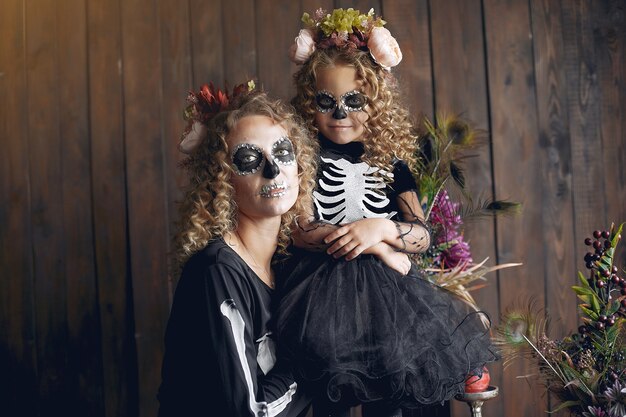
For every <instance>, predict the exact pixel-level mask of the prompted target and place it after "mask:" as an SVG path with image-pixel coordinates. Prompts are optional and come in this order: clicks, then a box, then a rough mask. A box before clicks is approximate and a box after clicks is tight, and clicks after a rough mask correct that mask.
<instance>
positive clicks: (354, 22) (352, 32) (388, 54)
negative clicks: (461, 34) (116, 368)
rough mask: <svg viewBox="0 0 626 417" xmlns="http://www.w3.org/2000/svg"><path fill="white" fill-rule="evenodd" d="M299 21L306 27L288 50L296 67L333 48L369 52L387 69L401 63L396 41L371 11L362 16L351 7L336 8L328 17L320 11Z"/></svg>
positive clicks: (304, 16)
mask: <svg viewBox="0 0 626 417" xmlns="http://www.w3.org/2000/svg"><path fill="white" fill-rule="evenodd" d="M302 22H303V23H304V24H305V25H306V26H307V28H305V29H301V30H300V33H299V34H298V37H297V38H296V39H295V41H294V44H293V45H292V46H291V48H290V49H289V58H290V59H291V61H293V62H294V63H296V64H299V65H300V64H304V63H305V62H306V61H307V60H308V59H309V57H310V56H311V54H313V52H315V50H316V49H318V48H319V49H327V48H333V47H334V48H354V49H359V50H362V51H369V53H370V55H371V56H372V58H373V59H374V61H375V62H376V63H378V64H379V65H380V66H381V67H383V68H384V69H386V70H389V69H390V68H391V67H395V66H396V65H398V64H399V63H400V61H401V60H402V52H401V51H400V46H399V45H398V42H397V41H396V40H395V38H394V37H393V36H391V32H389V31H388V30H387V29H385V28H384V27H383V25H384V24H385V23H387V22H385V21H384V20H382V19H381V18H380V17H376V16H375V15H374V9H370V11H369V12H368V13H367V14H366V15H365V14H361V12H359V11H358V10H354V9H353V8H349V9H347V10H344V9H335V10H333V11H332V13H329V14H327V13H326V12H325V11H324V10H323V9H321V8H320V9H318V10H317V11H316V12H315V17H314V18H312V17H311V16H309V14H308V13H304V14H303V15H302Z"/></svg>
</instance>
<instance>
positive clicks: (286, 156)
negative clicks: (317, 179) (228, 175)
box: [231, 136, 296, 175]
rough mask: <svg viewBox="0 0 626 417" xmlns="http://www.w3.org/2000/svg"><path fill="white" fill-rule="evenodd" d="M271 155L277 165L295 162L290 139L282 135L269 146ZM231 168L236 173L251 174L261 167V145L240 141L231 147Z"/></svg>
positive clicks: (263, 156)
mask: <svg viewBox="0 0 626 417" xmlns="http://www.w3.org/2000/svg"><path fill="white" fill-rule="evenodd" d="M271 157H272V159H273V160H274V161H275V162H276V163H277V164H279V165H293V164H295V163H296V154H295V152H294V148H293V143H292V142H291V140H290V139H289V138H288V137H286V136H283V137H282V138H280V139H278V140H277V141H276V142H274V144H272V148H271ZM231 159H232V163H233V168H234V169H235V173H236V174H237V175H251V174H254V173H255V172H257V171H258V170H259V169H261V168H262V167H263V165H264V163H265V162H266V161H265V160H266V157H265V155H264V154H263V149H261V147H259V146H257V145H254V144H252V143H240V144H238V145H237V146H235V148H234V149H233V152H232V154H231Z"/></svg>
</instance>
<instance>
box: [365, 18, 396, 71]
mask: <svg viewBox="0 0 626 417" xmlns="http://www.w3.org/2000/svg"><path fill="white" fill-rule="evenodd" d="M367 48H368V49H369V50H370V55H372V58H374V61H376V62H377V63H378V64H379V65H380V66H381V67H383V68H385V69H387V70H388V69H389V68H391V67H395V66H396V65H398V64H399V63H400V61H402V51H400V45H398V41H396V39H395V38H394V37H393V36H391V32H389V30H387V29H385V28H384V27H382V26H381V27H374V28H372V30H371V32H370V35H369V39H368V41H367Z"/></svg>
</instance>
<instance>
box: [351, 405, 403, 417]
mask: <svg viewBox="0 0 626 417" xmlns="http://www.w3.org/2000/svg"><path fill="white" fill-rule="evenodd" d="M361 410H362V413H363V417H402V410H401V409H400V408H399V407H396V406H393V405H389V403H387V402H385V401H375V402H371V403H367V404H363V406H362V408H361Z"/></svg>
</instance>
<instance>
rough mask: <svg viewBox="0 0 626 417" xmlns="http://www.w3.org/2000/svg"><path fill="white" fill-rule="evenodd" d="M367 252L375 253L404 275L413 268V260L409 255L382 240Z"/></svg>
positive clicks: (386, 263)
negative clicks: (397, 250)
mask: <svg viewBox="0 0 626 417" xmlns="http://www.w3.org/2000/svg"><path fill="white" fill-rule="evenodd" d="M367 252H368V253H370V254H372V255H375V256H376V257H377V258H378V259H380V260H381V261H383V263H384V264H385V265H387V266H388V267H389V268H391V269H394V270H396V271H398V272H399V273H401V274H402V275H406V274H408V273H409V271H410V270H411V261H410V259H409V257H408V255H407V254H405V253H402V252H396V251H395V250H393V248H392V247H391V246H389V245H388V244H386V243H382V242H381V243H379V244H378V245H374V246H373V247H372V248H370V249H369V250H368V251H367Z"/></svg>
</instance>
